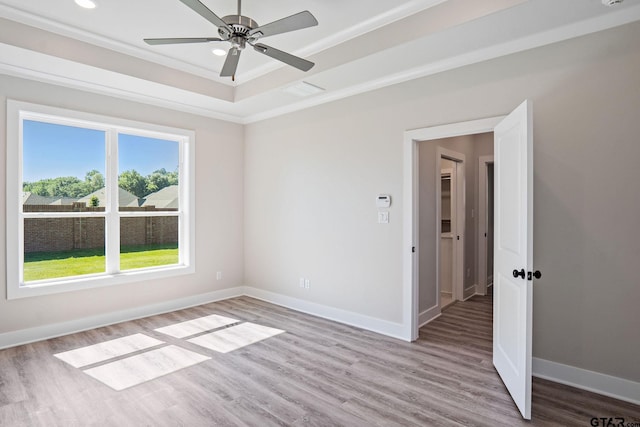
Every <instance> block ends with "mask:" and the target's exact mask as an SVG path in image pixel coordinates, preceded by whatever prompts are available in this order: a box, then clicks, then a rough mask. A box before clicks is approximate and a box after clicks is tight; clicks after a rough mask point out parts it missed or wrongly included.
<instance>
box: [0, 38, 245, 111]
mask: <svg viewBox="0 0 640 427" xmlns="http://www.w3.org/2000/svg"><path fill="white" fill-rule="evenodd" d="M0 73H2V74H6V75H8V76H15V77H20V78H24V79H29V80H35V81H40V82H45V83H51V84H56V85H60V86H64V87H68V88H73V89H80V90H84V91H88V92H93V93H98V94H102V95H108V96H115V97H118V98H121V99H125V100H130V101H135V102H141V103H144V104H148V105H154V106H158V107H162V108H169V109H171V110H174V111H184V112H186V113H191V114H197V115H200V116H204V117H210V118H214V119H219V120H224V121H228V122H232V123H244V122H245V121H244V120H243V118H242V117H240V116H238V115H236V114H233V113H232V112H229V111H231V110H233V107H234V103H233V102H231V101H225V100H222V99H218V98H215V97H213V96H210V95H204V94H201V93H196V92H192V91H188V90H185V89H179V88H176V87H173V86H169V85H165V84H161V83H156V82H152V81H149V80H144V79H141V78H137V77H132V76H129V75H125V74H121V73H117V72H114V71H109V70H105V69H102V68H98V67H93V66H91V65H86V64H81V63H79V62H74V61H70V60H68V59H63V58H58V57H56V56H52V55H46V54H43V53H39V52H35V51H32V50H28V49H23V48H20V47H16V46H12V45H8V44H4V43H0Z"/></svg>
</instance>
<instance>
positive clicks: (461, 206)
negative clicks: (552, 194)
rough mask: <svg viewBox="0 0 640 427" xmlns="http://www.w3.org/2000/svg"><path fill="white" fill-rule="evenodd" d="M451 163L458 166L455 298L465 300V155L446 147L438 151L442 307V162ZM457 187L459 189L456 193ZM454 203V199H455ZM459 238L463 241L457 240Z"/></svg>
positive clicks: (453, 216)
mask: <svg viewBox="0 0 640 427" xmlns="http://www.w3.org/2000/svg"><path fill="white" fill-rule="evenodd" d="M443 158H444V159H447V160H450V161H452V162H454V163H455V164H456V167H455V172H454V171H452V173H451V194H452V196H453V194H454V193H455V197H456V200H455V211H453V210H452V212H451V233H452V238H453V259H452V266H451V271H452V276H453V283H452V284H451V291H452V293H451V297H452V299H453V300H454V301H458V300H461V299H464V289H463V287H464V242H465V232H466V228H465V225H466V219H465V218H466V196H465V191H466V182H465V162H466V158H465V155H464V154H462V153H458V152H457V151H453V150H449V149H447V148H444V147H437V148H436V166H435V173H436V180H435V182H436V224H435V227H436V233H435V234H436V236H438V238H436V242H435V243H436V287H437V295H438V305H439V306H440V308H442V305H441V304H440V247H441V237H442V233H440V232H439V230H440V229H441V223H442V189H441V186H440V185H439V184H440V181H441V180H442V159H443ZM454 186H455V189H454ZM452 199H453V197H452ZM456 237H459V239H457V238H456Z"/></svg>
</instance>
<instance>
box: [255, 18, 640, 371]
mask: <svg viewBox="0 0 640 427" xmlns="http://www.w3.org/2000/svg"><path fill="white" fill-rule="evenodd" d="M631 40H640V24H638V23H635V24H630V25H627V26H624V27H620V28H617V29H613V30H609V31H606V32H601V33H598V34H593V35H589V36H585V37H582V38H579V39H574V40H570V41H566V42H563V43H559V44H554V45H551V46H547V47H543V48H539V49H534V50H530V51H527V52H523V53H519V54H514V55H511V56H508V57H503V58H499V59H496V60H492V61H486V62H483V63H481V64H476V65H473V66H469V67H465V68H462V69H458V70H454V71H449V72H446V73H441V74H438V75H435V76H431V77H427V78H422V79H418V80H415V81H411V82H407V83H403V84H399V85H395V86H393V87H388V88H384V89H380V90H377V91H374V92H370V93H366V94H362V95H358V96H354V97H351V98H348V99H344V100H341V101H337V102H333V103H331V104H327V105H322V106H318V107H315V108H312V109H308V110H304V111H300V112H297V113H294V114H290V115H287V116H282V117H278V118H274V119H271V120H268V121H264V122H260V123H255V124H251V125H249V126H247V128H246V135H245V150H246V151H245V179H246V183H245V278H246V283H247V284H248V285H252V286H256V287H260V288H263V289H266V290H269V291H274V292H278V293H280V294H283V295H289V296H294V297H298V298H303V299H306V300H309V301H313V302H316V303H322V304H327V305H331V306H334V307H339V308H343V309H346V310H351V311H353V312H356V313H361V314H365V315H370V316H373V317H376V318H380V319H385V320H389V321H393V322H401V318H402V300H401V296H402V278H403V275H402V220H401V218H402V180H403V132H404V131H406V130H408V129H416V128H422V127H428V126H435V125H441V124H445V123H455V122H460V121H467V120H473V119H479V118H484V117H492V116H499V115H504V114H507V113H509V112H510V111H511V110H513V109H514V108H515V107H516V106H517V105H519V104H520V103H521V102H522V101H523V100H524V99H526V98H529V99H531V100H532V101H533V106H534V138H535V142H534V168H535V170H534V200H535V207H534V215H535V219H534V260H535V265H536V267H537V268H538V269H540V270H542V272H543V278H542V279H541V280H539V281H537V282H536V284H535V289H534V314H533V318H534V327H533V330H534V337H533V353H534V356H535V357H539V358H543V359H547V360H551V361H554V362H558V363H564V364H567V365H572V366H576V367H580V368H584V369H589V370H593V371H596V372H602V373H606V374H611V375H615V376H619V377H623V378H628V379H630V380H633V381H640V364H639V363H637V357H638V354H640V340H638V321H637V318H638V316H637V314H638V301H640V287H639V286H638V274H637V269H636V264H637V260H638V259H639V258H640V239H639V238H638V237H639V236H638V232H637V221H638V218H640V192H639V191H637V182H638V181H640V169H638V167H637V160H638V159H639V158H640V144H638V142H637V141H638V135H640V120H638V111H640V77H639V76H640V45H639V44H638V43H630V41H631ZM612 189H615V191H613V190H612ZM378 193H389V194H391V195H392V196H393V198H394V199H393V205H392V207H391V209H390V213H391V217H390V219H391V223H390V224H388V225H380V224H377V223H376V209H375V204H374V197H375V195H376V194H378ZM611 206H615V207H616V208H615V209H611ZM434 246H435V245H434ZM301 275H306V276H307V277H309V278H311V289H309V290H304V289H300V288H299V287H298V284H297V278H298V277H299V276H301Z"/></svg>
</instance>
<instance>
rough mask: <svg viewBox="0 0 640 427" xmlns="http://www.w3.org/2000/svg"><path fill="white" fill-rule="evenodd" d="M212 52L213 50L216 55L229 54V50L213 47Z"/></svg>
mask: <svg viewBox="0 0 640 427" xmlns="http://www.w3.org/2000/svg"><path fill="white" fill-rule="evenodd" d="M211 52H213V54H214V55H216V56H225V55H226V54H227V51H226V50H224V49H218V48H216V49H213V50H212V51H211Z"/></svg>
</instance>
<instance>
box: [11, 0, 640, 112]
mask: <svg viewBox="0 0 640 427" xmlns="http://www.w3.org/2000/svg"><path fill="white" fill-rule="evenodd" d="M97 2H98V7H97V8H96V9H94V10H85V9H81V8H79V7H78V6H76V5H75V3H74V1H73V0H47V1H42V0H0V18H5V19H8V20H10V21H13V23H11V29H9V26H8V25H5V28H7V29H6V30H5V31H4V32H3V29H2V25H1V24H2V23H1V22H0V73H5V74H10V75H19V76H22V77H28V78H32V79H36V80H41V81H48V82H53V83H56V84H63V85H67V86H71V87H80V88H83V89H86V90H92V91H95V92H101V93H109V94H116V95H118V96H121V97H124V98H129V99H134V100H137V101H141V102H147V103H150V104H156V105H161V106H165V107H169V108H175V109H179V110H184V111H189V112H193V113H197V114H202V115H206V116H210V117H217V118H222V119H226V120H231V121H235V122H240V123H247V122H252V121H256V120H261V119H265V118H268V117H273V116H276V115H278V114H284V113H287V112H290V111H295V110H297V109H300V108H305V107H309V106H312V105H317V104H320V103H323V102H329V101H331V100H335V99H340V98H343V97H346V96H350V95H353V94H357V93H361V92H364V91H368V90H372V89H376V88H380V87H384V86H387V85H390V84H395V83H399V82H402V81H406V80H410V79H414V78H418V77H422V76H426V75H430V74H434V73H438V72H442V71H446V70H450V69H453V68H456V67H460V66H464V65H468V64H472V63H475V62H479V61H484V60H487V59H491V58H495V57H498V56H501V55H506V54H510V53H514V52H518V51H521V50H525V49H530V48H534V47H538V46H542V45H545V44H549V43H553V42H556V41H560V40H565V39H567V38H571V37H577V36H580V35H584V34H588V33H592V32H595V31H601V30H605V29H607V28H611V27H614V26H617V25H622V24H625V23H629V22H633V21H638V20H640V0H625V2H624V3H623V4H622V5H619V6H617V7H606V6H603V5H602V3H601V0H529V1H527V0H483V1H478V0H396V1H394V2H389V1H383V0H339V1H338V0H322V1H320V0H298V1H284V0H270V1H269V2H265V1H258V0H245V1H243V2H242V12H243V14H244V15H246V16H250V17H251V18H253V19H254V20H256V21H257V22H258V23H260V24H266V23H268V22H271V21H273V20H276V19H279V18H281V17H284V16H288V15H291V14H294V13H297V12H299V11H302V10H309V11H310V12H312V13H313V14H314V15H315V16H316V18H317V19H318V21H319V25H318V26H317V27H313V28H308V29H304V30H300V31H296V32H292V33H287V34H282V35H278V36H273V37H270V38H268V39H264V43H266V44H269V45H271V46H273V47H276V48H278V49H281V50H286V51H288V52H290V53H293V54H296V55H299V56H302V57H305V58H307V59H310V60H312V61H314V62H316V66H315V67H314V68H313V69H312V70H311V71H309V72H308V73H303V72H301V71H299V70H296V69H293V68H291V67H288V66H283V65H281V64H280V63H279V62H277V61H275V60H273V59H270V58H268V57H265V56H263V55H260V54H259V53H258V52H255V51H253V50H249V49H248V50H247V51H246V52H244V53H243V56H242V58H241V61H240V66H239V69H238V73H237V76H236V78H237V79H236V82H235V83H234V82H231V81H230V79H221V78H220V77H218V72H219V69H220V68H221V67H222V63H223V61H224V58H219V57H216V56H214V55H213V54H212V53H211V49H212V48H213V46H214V44H212V43H210V44H197V45H179V46H148V45H146V44H145V43H144V42H143V41H142V39H143V38H145V37H207V36H216V35H217V31H216V28H215V27H213V26H212V25H211V24H210V23H209V22H207V21H206V20H204V19H203V18H202V17H200V16H199V15H197V14H196V13H195V12H193V11H192V10H191V9H189V8H188V7H186V6H185V5H183V4H182V3H181V2H179V1H178V0H136V1H131V0H97ZM203 3H205V4H206V5H207V6H208V7H209V8H210V9H211V10H213V11H214V12H215V13H216V14H218V16H221V17H222V16H224V15H227V14H233V13H234V11H235V8H236V1H235V0H203ZM5 22H7V21H5ZM30 27H36V28H39V29H41V30H45V31H46V32H37V31H34V30H33V29H31V30H29V28H30ZM51 33H54V34H57V35H62V36H65V37H62V38H61V37H59V36H54V35H53V34H51ZM47 34H49V36H47ZM25 38H45V39H46V40H32V42H33V43H32V44H30V45H29V44H28V43H26V42H25V41H24V39H25ZM78 41H81V42H84V44H81V45H77V46H74V45H73V43H76V44H77V43H79V42H78ZM86 43H89V45H87V44H86ZM87 46H89V48H87ZM91 46H93V47H91ZM101 48H102V49H101ZM105 48H106V49H109V51H105V50H104V49H105ZM91 49H94V50H95V52H92V51H91ZM71 51H73V52H71ZM107 52H112V53H111V54H110V55H105V53H107ZM107 56H109V58H111V59H112V63H113V65H112V64H111V63H108V64H105V63H104V61H105V59H104V58H106V57H107ZM127 58H128V59H127ZM101 59H102V62H100V60H101ZM140 60H142V61H143V62H140ZM153 64H156V65H155V66H154V65H153ZM171 70H174V71H171ZM303 80H304V81H306V82H309V83H312V84H314V85H316V86H319V87H322V88H324V89H326V90H325V91H324V92H322V93H320V94H317V95H312V96H309V97H307V98H299V97H296V96H294V95H291V94H288V93H285V92H284V91H283V89H286V88H287V87H290V86H292V85H295V84H297V83H299V82H301V81H303ZM207 82H209V83H207Z"/></svg>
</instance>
